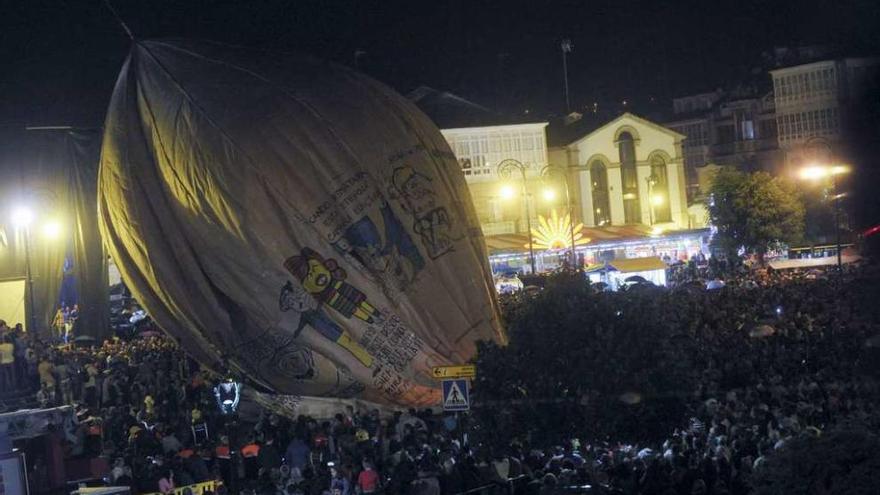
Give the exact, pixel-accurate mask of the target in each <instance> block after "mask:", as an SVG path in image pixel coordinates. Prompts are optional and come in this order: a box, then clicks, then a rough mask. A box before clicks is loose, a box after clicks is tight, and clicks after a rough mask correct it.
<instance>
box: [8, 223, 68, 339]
mask: <svg viewBox="0 0 880 495" xmlns="http://www.w3.org/2000/svg"><path fill="white" fill-rule="evenodd" d="M34 217H35V215H34V212H33V211H32V210H31V209H30V208H28V207H26V206H17V207H15V208H14V209H13V210H12V224H13V226H15V228H16V229H19V230H21V231H22V235H23V238H24V239H23V240H24V266H25V285H26V286H27V299H28V301H27V306H28V310H27V328H28V331H30V332H33V331H36V327H35V326H34V325H35V324H36V314H35V310H34V276H33V269H32V268H31V225H32V224H33V223H34ZM43 235H44V237H46V238H48V239H56V238H58V237H59V236H60V235H61V224H60V223H58V222H57V221H54V220H50V221H48V222H46V223H44V224H43Z"/></svg>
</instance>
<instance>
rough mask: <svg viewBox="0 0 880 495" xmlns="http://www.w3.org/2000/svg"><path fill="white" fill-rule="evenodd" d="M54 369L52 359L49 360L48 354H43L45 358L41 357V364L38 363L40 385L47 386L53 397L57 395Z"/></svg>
mask: <svg viewBox="0 0 880 495" xmlns="http://www.w3.org/2000/svg"><path fill="white" fill-rule="evenodd" d="M54 371H55V367H54V366H53V365H52V361H49V357H48V356H43V358H42V359H40V364H38V365H37V374H38V375H39V376H40V385H41V386H45V387H46V390H47V391H48V393H49V394H50V395H51V396H52V397H54V396H55V375H54V374H53V372H54Z"/></svg>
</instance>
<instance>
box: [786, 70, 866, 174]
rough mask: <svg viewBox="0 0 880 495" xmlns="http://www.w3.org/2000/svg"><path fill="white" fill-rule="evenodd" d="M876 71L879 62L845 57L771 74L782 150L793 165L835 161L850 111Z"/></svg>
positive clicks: (790, 164) (789, 163)
mask: <svg viewBox="0 0 880 495" xmlns="http://www.w3.org/2000/svg"><path fill="white" fill-rule="evenodd" d="M878 67H880V65H878V60H877V59H866V58H845V59H839V60H824V61H821V62H814V63H810V64H803V65H796V66H793V67H785V68H782V69H776V70H772V71H770V74H771V75H772V77H773V87H774V97H775V102H776V122H777V127H778V136H779V146H780V147H781V148H782V149H783V150H784V151H785V154H786V162H787V164H788V165H789V166H800V165H803V164H805V163H807V162H810V161H815V160H830V159H833V156H834V155H835V154H837V153H838V150H837V148H838V146H839V144H840V142H841V141H842V140H844V139H845V137H846V136H845V134H846V119H847V117H848V116H849V112H850V111H851V110H852V108H853V106H854V105H856V104H858V102H859V101H860V100H861V99H862V98H863V97H864V96H865V95H862V90H863V89H864V84H865V82H866V81H867V80H868V79H869V78H870V77H871V73H872V72H874V71H877V70H878Z"/></svg>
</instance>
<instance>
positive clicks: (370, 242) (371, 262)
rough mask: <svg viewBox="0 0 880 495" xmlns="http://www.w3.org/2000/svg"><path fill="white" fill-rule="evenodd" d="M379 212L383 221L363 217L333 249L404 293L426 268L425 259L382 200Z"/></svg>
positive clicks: (388, 206) (347, 230)
mask: <svg viewBox="0 0 880 495" xmlns="http://www.w3.org/2000/svg"><path fill="white" fill-rule="evenodd" d="M379 212H380V213H381V221H378V220H375V221H374V219H373V218H372V217H370V216H369V215H365V216H363V217H362V218H361V219H360V220H358V221H356V222H354V223H353V224H351V225H350V226H349V227H348V228H347V229H346V230H345V232H344V233H343V235H342V236H341V237H340V238H339V239H338V240H337V241H336V242H335V243H334V247H336V249H337V250H339V251H340V252H341V253H342V254H350V255H351V256H352V257H353V258H354V259H355V260H356V261H357V262H358V263H360V264H361V265H363V266H364V267H366V268H367V269H368V270H369V271H370V272H372V273H374V274H376V275H377V276H379V277H381V278H382V279H383V280H385V281H387V282H388V283H389V284H390V285H391V286H392V287H394V288H395V289H397V290H404V289H405V288H406V287H407V286H409V285H410V284H411V283H412V282H413V281H414V280H415V278H416V275H417V274H418V273H419V272H420V271H421V270H422V269H423V268H424V267H425V260H424V258H422V255H421V254H420V253H419V249H418V247H417V246H416V245H415V243H414V242H413V241H412V238H410V236H409V233H407V231H406V229H405V228H404V226H403V224H402V223H401V222H400V220H398V218H397V216H396V215H395V214H394V212H393V211H392V210H391V206H390V205H389V204H388V203H386V202H384V201H383V202H382V203H381V205H380V207H379ZM383 234H384V235H383Z"/></svg>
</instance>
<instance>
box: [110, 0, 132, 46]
mask: <svg viewBox="0 0 880 495" xmlns="http://www.w3.org/2000/svg"><path fill="white" fill-rule="evenodd" d="M104 5H106V6H107V9H108V10H110V13H111V14H113V17H115V18H116V22H118V23H119V25H120V26H122V29H124V30H125V33H126V34H127V35H128V37H129V38H131V40H132V41H134V34H132V33H131V29H129V28H128V25H127V24H126V23H125V21H123V20H122V18H121V17H119V12H117V11H116V9H115V8H113V5H112V4H111V3H110V0H104Z"/></svg>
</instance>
